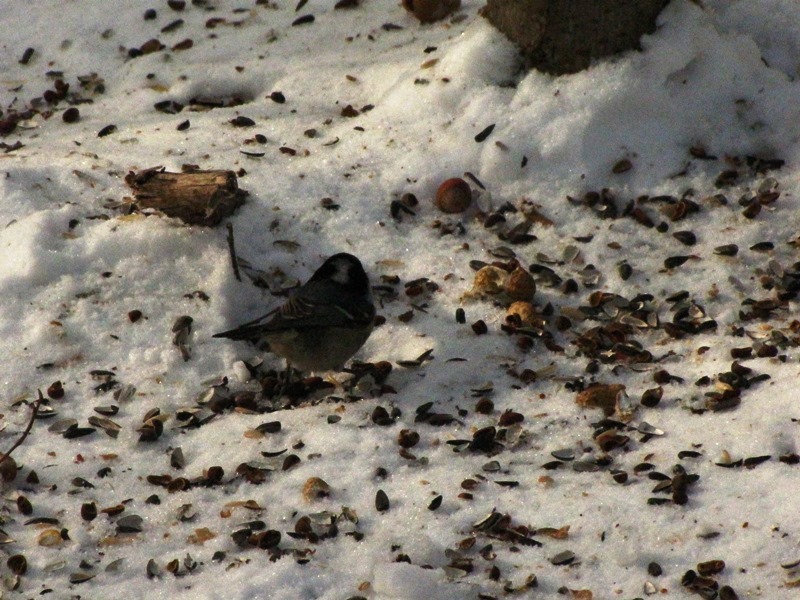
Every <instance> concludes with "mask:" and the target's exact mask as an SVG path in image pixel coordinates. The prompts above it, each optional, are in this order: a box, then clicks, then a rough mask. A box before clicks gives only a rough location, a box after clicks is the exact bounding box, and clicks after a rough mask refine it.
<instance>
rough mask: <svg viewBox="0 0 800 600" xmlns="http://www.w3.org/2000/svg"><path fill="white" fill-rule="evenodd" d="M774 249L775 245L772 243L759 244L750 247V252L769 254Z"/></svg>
mask: <svg viewBox="0 0 800 600" xmlns="http://www.w3.org/2000/svg"><path fill="white" fill-rule="evenodd" d="M774 248H775V244H773V243H772V242H759V243H757V244H753V245H752V246H750V250H752V251H753V252H769V251H770V250H772V249H774Z"/></svg>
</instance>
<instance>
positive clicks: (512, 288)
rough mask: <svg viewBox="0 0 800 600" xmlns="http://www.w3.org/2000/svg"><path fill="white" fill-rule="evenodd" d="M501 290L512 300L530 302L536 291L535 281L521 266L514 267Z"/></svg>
mask: <svg viewBox="0 0 800 600" xmlns="http://www.w3.org/2000/svg"><path fill="white" fill-rule="evenodd" d="M503 291H505V293H506V294H508V296H509V297H510V298H511V299H512V300H525V301H527V302H530V301H531V300H533V295H534V294H535V293H536V282H535V281H534V280H533V276H532V275H531V274H530V273H528V272H527V271H526V270H525V269H523V268H522V267H517V268H516V269H514V270H513V271H512V272H511V274H510V275H509V276H508V278H507V279H506V281H505V284H504V285H503Z"/></svg>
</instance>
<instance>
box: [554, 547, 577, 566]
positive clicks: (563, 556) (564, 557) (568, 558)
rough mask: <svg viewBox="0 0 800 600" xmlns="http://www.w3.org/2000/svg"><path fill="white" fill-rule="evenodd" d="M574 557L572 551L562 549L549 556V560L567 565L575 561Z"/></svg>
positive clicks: (556, 563) (555, 563)
mask: <svg viewBox="0 0 800 600" xmlns="http://www.w3.org/2000/svg"><path fill="white" fill-rule="evenodd" d="M575 558H576V556H575V553H574V552H572V551H571V550H564V551H563V552H559V553H558V554H556V555H555V556H553V557H552V558H550V562H551V563H552V564H554V565H569V564H572V563H573V562H575Z"/></svg>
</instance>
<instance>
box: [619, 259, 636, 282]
mask: <svg viewBox="0 0 800 600" xmlns="http://www.w3.org/2000/svg"><path fill="white" fill-rule="evenodd" d="M617 273H619V277H620V279H622V281H628V279H630V277H631V275H633V267H631V266H630V265H629V264H628V263H627V262H623V263H620V265H619V266H618V267H617Z"/></svg>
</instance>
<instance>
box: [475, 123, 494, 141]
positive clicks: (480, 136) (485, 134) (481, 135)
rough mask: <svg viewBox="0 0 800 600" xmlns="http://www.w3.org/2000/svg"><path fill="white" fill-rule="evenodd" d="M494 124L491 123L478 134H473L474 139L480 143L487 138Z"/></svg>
mask: <svg viewBox="0 0 800 600" xmlns="http://www.w3.org/2000/svg"><path fill="white" fill-rule="evenodd" d="M494 126H495V124H494V123H492V124H491V125H489V126H488V127H486V128H485V129H484V130H483V131H481V132H480V133H479V134H478V135H476V136H475V141H476V142H478V143H481V142H482V141H484V140H485V139H486V138H488V137H489V136H490V135H491V133H492V131H494Z"/></svg>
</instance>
